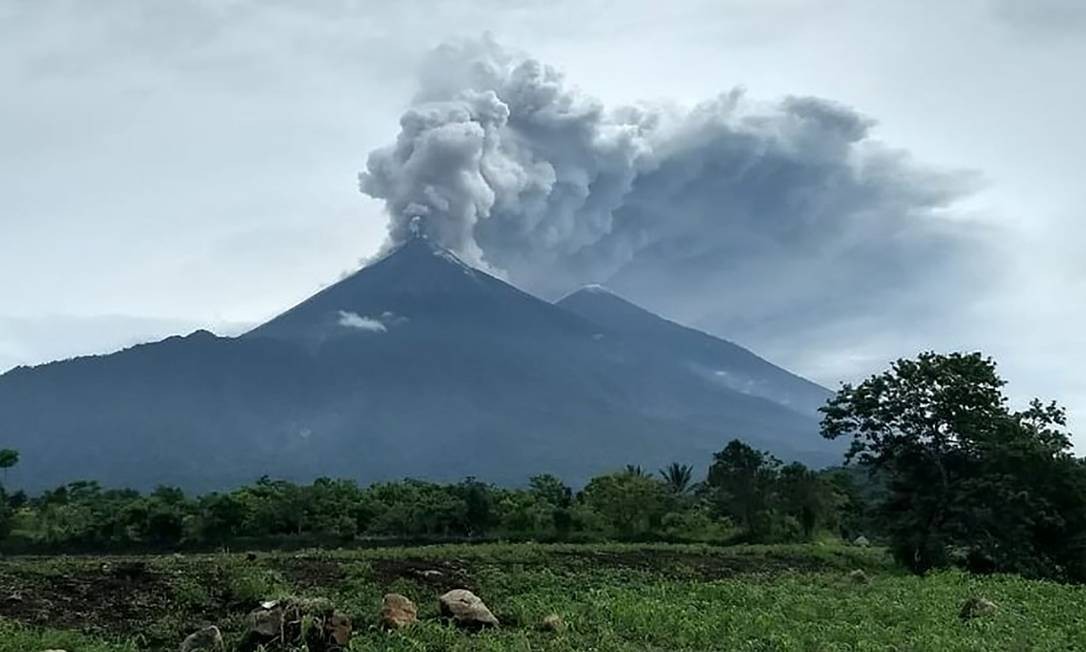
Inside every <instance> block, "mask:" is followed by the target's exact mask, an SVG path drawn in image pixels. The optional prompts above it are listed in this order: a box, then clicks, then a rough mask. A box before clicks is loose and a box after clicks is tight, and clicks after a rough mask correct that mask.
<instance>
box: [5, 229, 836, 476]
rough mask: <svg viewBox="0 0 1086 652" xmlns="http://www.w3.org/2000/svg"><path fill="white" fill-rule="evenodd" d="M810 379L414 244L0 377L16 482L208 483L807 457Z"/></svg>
mask: <svg viewBox="0 0 1086 652" xmlns="http://www.w3.org/2000/svg"><path fill="white" fill-rule="evenodd" d="M828 396H829V391H828V390H826V389H824V388H822V387H819V386H818V385H815V384H813V383H811V382H809V381H806V380H804V379H802V378H799V377H798V376H795V375H793V374H791V373H789V372H787V371H785V370H783V369H780V368H779V367H776V366H774V365H772V364H770V363H769V362H767V361H765V360H763V359H761V358H759V357H758V356H756V355H755V354H753V353H751V352H750V351H747V350H746V349H743V348H742V347H740V346H738V345H736V344H733V343H730V342H726V341H724V340H720V339H717V338H714V337H712V336H710V335H707V334H705V333H701V332H698V331H695V330H691V329H688V328H685V327H683V326H681V325H679V324H676V323H673V322H670V321H668V320H666V319H663V318H661V317H658V316H656V315H654V314H652V313H650V312H648V311H646V310H643V309H642V308H639V307H637V306H635V305H633V304H632V303H629V302H628V301H625V300H624V299H622V298H620V297H617V296H615V295H614V294H611V293H610V292H608V291H606V290H604V289H602V288H599V287H590V288H585V289H583V290H580V291H578V292H575V293H573V294H572V295H570V296H568V297H566V298H565V299H562V300H561V301H559V302H557V303H549V302H547V301H543V300H541V299H539V298H536V297H534V296H532V295H530V294H527V293H525V292H523V291H521V290H519V289H517V288H515V287H513V286H512V285H510V284H508V283H505V282H504V281H502V280H499V279H498V278H495V277H494V276H491V275H489V274H487V273H485V272H484V271H481V270H479V269H475V268H473V267H471V266H469V265H467V264H465V263H464V262H462V261H461V260H460V259H459V258H457V257H456V256H455V255H453V254H452V253H450V252H448V251H446V250H443V249H440V248H438V247H436V246H434V245H432V244H431V243H430V242H429V241H428V240H426V239H424V238H421V237H419V238H414V239H412V240H410V241H409V242H407V243H406V244H404V245H402V246H401V247H400V248H398V249H396V250H394V251H392V252H391V253H390V254H388V255H386V256H385V257H383V258H381V259H380V260H377V261H375V262H373V263H372V264H370V265H368V266H366V267H365V268H363V269H362V270H360V271H359V272H357V273H355V274H353V275H352V276H350V277H348V278H346V279H344V280H342V281H340V282H339V283H336V284H335V285H333V286H331V287H329V288H327V289H325V290H323V291H322V292H320V293H318V294H316V295H314V296H313V297H311V298H309V299H308V300H306V301H304V302H302V303H301V304H299V305H297V306H295V307H294V308H292V309H290V310H288V311H286V312H284V313H283V314H281V315H279V316H278V317H276V318H274V319H272V320H271V321H269V322H267V323H265V324H263V325H261V326H259V327H257V328H255V329H253V330H252V331H250V332H248V333H246V334H244V335H242V336H240V337H234V338H226V337H218V336H215V335H213V334H211V333H209V332H206V331H198V332H195V333H192V334H190V335H188V336H187V337H171V338H167V339H165V340H162V341H160V342H156V343H151V344H143V345H139V346H135V347H132V348H129V349H126V350H124V351H120V352H117V353H114V354H110V355H102V356H89V357H82V358H76V359H72V360H66V361H61V362H55V363H50V364H46V365H41V366H37V367H32V368H31V367H20V368H17V369H14V370H12V371H10V372H8V373H7V374H5V375H3V376H0V446H2V447H10V448H15V449H18V450H19V451H20V453H21V461H20V466H19V467H18V469H17V470H18V472H19V473H18V476H15V475H14V474H13V478H12V479H13V480H15V481H16V482H17V483H18V484H19V485H20V486H22V487H24V488H26V489H28V490H38V489H42V488H46V487H52V486H56V485H58V484H61V483H65V482H69V481H72V480H76V479H84V480H97V481H100V482H102V483H103V484H104V485H106V486H130V487H134V488H138V489H147V488H150V487H153V486H155V485H159V484H169V485H177V486H181V487H183V488H185V489H189V490H196V491H206V490H213V489H222V488H228V487H232V486H236V485H238V484H242V483H245V482H251V481H253V480H255V479H256V478H258V477H260V476H262V475H270V476H273V477H280V478H285V479H290V480H295V481H308V480H312V479H314V478H316V477H320V476H329V477H344V478H353V479H357V480H359V481H360V482H363V483H368V482H374V481H381V480H390V479H399V478H404V477H414V478H420V479H428V480H443V481H444V480H457V479H460V478H463V477H465V476H476V477H478V478H480V479H483V480H487V481H493V482H497V483H501V484H518V483H523V482H525V481H526V480H527V478H528V477H529V476H530V475H533V474H538V473H553V474H555V475H557V476H559V477H561V478H563V479H565V480H566V481H568V482H571V483H573V484H578V483H581V482H583V481H585V480H587V479H588V478H589V477H591V476H592V475H595V474H598V473H601V472H606V471H609V470H612V469H616V468H621V467H623V466H624V465H626V464H639V465H642V466H645V467H647V468H656V467H657V466H662V465H664V464H666V463H669V462H672V461H678V462H684V463H692V464H695V465H696V466H697V467H699V468H704V467H705V466H706V465H707V464H708V463H709V462H710V461H711V456H712V453H713V452H714V451H718V450H720V449H721V448H723V446H724V445H725V444H726V443H727V442H728V441H729V440H730V439H733V438H741V439H744V440H745V441H747V442H748V443H751V444H752V445H754V446H756V447H760V448H765V449H768V450H770V451H772V452H774V453H775V454H776V455H777V456H778V457H781V458H782V459H786V460H793V459H796V460H800V461H804V462H806V463H808V464H813V465H821V464H825V463H832V462H836V461H838V460H839V459H840V451H839V450H837V449H836V448H835V447H833V446H832V445H831V444H829V443H827V442H825V441H824V440H822V439H820V438H819V437H818V420H817V413H816V411H815V410H816V407H817V406H818V405H819V404H820V403H822V402H824V400H825V399H826V398H827V397H828Z"/></svg>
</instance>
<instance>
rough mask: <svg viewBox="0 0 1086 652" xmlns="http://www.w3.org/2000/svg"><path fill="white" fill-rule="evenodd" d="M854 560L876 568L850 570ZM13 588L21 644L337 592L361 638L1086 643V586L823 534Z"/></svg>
mask: <svg viewBox="0 0 1086 652" xmlns="http://www.w3.org/2000/svg"><path fill="white" fill-rule="evenodd" d="M854 568H864V569H866V572H867V574H868V575H869V576H870V577H871V581H870V582H868V583H863V582H856V581H854V580H852V579H850V578H849V577H848V571H849V570H852V569H854ZM118 569H122V570H123V572H120V571H118ZM422 570H439V571H440V575H438V576H434V574H432V573H431V574H430V576H429V577H427V576H424V575H423V574H422V572H421V571H422ZM454 585H456V586H458V585H466V586H468V587H470V588H472V589H474V590H476V592H477V593H479V595H480V596H482V597H483V598H484V599H485V600H486V601H487V603H488V604H489V605H490V606H491V608H492V609H493V610H494V611H495V612H496V613H497V615H498V616H499V618H501V620H502V621H503V623H504V625H503V627H502V628H500V629H498V630H495V631H490V632H484V633H482V634H476V635H472V634H466V633H463V632H460V631H457V630H455V629H453V628H451V627H449V626H446V625H443V624H441V623H440V621H438V620H437V618H436V615H437V607H436V602H435V597H436V595H437V594H438V593H439V592H441V591H443V590H445V589H446V588H449V587H451V586H454ZM390 590H394V591H398V592H401V593H404V594H405V595H407V596H409V597H411V598H412V599H413V600H415V601H416V602H417V603H418V605H419V607H420V611H421V613H420V615H421V617H422V619H423V622H421V623H419V625H418V626H416V627H414V628H411V629H409V630H406V631H404V632H402V633H395V634H386V633H383V632H380V631H378V630H377V629H376V627H375V623H376V614H377V611H378V608H379V605H380V600H381V596H382V595H383V594H384V593H385V592H387V591H390ZM61 591H63V592H65V593H60V592H61ZM0 595H17V597H18V599H17V600H16V601H14V602H12V601H11V600H10V599H9V600H8V601H5V602H3V603H2V604H0V617H2V619H0V650H3V651H5V652H6V651H9V650H10V651H12V652H14V651H16V650H18V651H19V652H25V651H28V650H29V651H34V650H42V649H47V648H62V649H66V650H69V652H119V651H126V652H128V651H133V650H142V649H176V645H177V642H178V641H179V640H180V638H181V637H183V636H184V634H185V633H187V632H188V631H191V630H192V629H195V628H196V627H198V626H200V625H202V624H205V623H209V622H214V623H217V624H219V625H220V626H221V627H222V628H223V629H224V632H225V633H226V634H227V638H228V640H230V639H234V640H236V638H237V636H238V634H239V633H240V632H241V630H242V628H243V627H244V625H243V621H244V615H245V613H246V612H247V611H248V609H250V608H251V607H252V606H253V604H254V603H255V602H256V601H257V600H259V599H262V598H269V597H280V596H286V595H301V596H307V597H326V598H329V599H331V600H333V601H334V602H335V603H336V604H337V605H339V606H340V608H342V609H344V610H346V611H348V612H349V613H350V614H351V615H352V616H353V618H354V620H355V628H356V635H355V639H354V642H353V645H352V648H351V649H352V650H593V649H595V650H888V649H893V650H1079V649H1082V650H1086V610H1084V609H1083V608H1082V604H1084V601H1086V591H1084V590H1083V589H1081V588H1079V587H1069V586H1062V585H1057V584H1052V583H1045V582H1029V581H1025V580H1021V579H1018V578H1014V577H985V578H977V577H971V576H968V575H965V574H961V573H944V574H938V575H934V576H931V577H927V578H917V577H911V576H907V575H903V574H901V573H900V572H898V571H896V570H895V569H893V568H892V567H891V566H890V565H889V564H888V563H887V562H886V560H885V559H884V558H883V557H882V555H881V553H879V552H877V551H863V550H857V549H846V548H836V547H818V546H809V547H797V546H791V547H750V548H730V549H728V548H724V549H714V548H703V547H689V546H651V547H636V546H538V545H493V546H476V547H465V546H442V547H429V548H415V549H398V550H373V551H360V552H344V553H310V554H305V555H300V556H298V555H262V556H260V557H259V558H258V559H256V560H255V561H250V560H247V559H246V558H245V556H244V555H216V556H195V557H188V556H186V557H158V558H153V559H146V560H131V559H129V560H121V559H102V558H80V559H49V560H47V559H33V560H16V561H7V562H3V563H0ZM972 595H983V596H985V597H987V598H989V599H991V600H993V601H994V602H996V603H997V604H998V605H999V609H998V612H997V613H996V614H995V615H994V616H992V617H990V618H985V619H979V620H976V621H972V622H968V623H963V622H961V621H960V620H959V619H958V608H959V606H960V605H961V603H962V602H963V601H964V600H965V599H966V598H967V597H969V596H972ZM550 613H557V614H560V615H561V616H562V618H563V620H564V621H565V622H566V624H567V629H566V630H565V631H564V632H562V633H558V634H555V633H547V632H543V631H539V630H538V629H537V628H536V625H537V624H538V623H539V622H540V621H541V620H542V619H543V617H544V616H546V615H548V614H550ZM76 630H82V631H83V632H85V634H77V633H75V631H76Z"/></svg>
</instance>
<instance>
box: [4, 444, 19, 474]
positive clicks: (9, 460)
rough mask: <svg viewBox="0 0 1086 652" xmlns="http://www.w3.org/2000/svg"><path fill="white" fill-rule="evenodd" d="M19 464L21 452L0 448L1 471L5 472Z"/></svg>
mask: <svg viewBox="0 0 1086 652" xmlns="http://www.w3.org/2000/svg"><path fill="white" fill-rule="evenodd" d="M18 463H19V451H14V450H11V449H10V448H0V469H4V470H5V471H6V470H8V469H10V468H11V467H13V466H15V465H16V464H18Z"/></svg>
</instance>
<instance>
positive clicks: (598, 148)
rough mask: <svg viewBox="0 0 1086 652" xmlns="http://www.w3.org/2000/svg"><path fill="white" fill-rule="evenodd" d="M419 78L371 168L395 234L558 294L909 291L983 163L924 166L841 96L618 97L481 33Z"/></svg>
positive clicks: (709, 298) (758, 308)
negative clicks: (591, 288)
mask: <svg viewBox="0 0 1086 652" xmlns="http://www.w3.org/2000/svg"><path fill="white" fill-rule="evenodd" d="M420 82H421V84H420V86H421V88H420V91H419V93H418V96H417V97H416V100H415V102H414V103H413V105H412V107H411V108H410V109H408V110H407V112H406V113H405V114H404V115H403V117H402V118H401V120H400V126H401V131H400V134H399V136H398V137H397V139H396V142H395V144H393V145H391V146H389V147H386V148H383V149H380V150H377V151H374V152H372V153H371V154H370V157H369V160H368V163H367V169H366V171H365V172H363V173H362V174H361V175H360V184H361V189H362V191H363V192H364V193H366V194H368V195H370V196H373V197H375V198H380V199H383V200H384V201H385V202H386V205H387V209H388V213H389V215H390V219H391V222H390V226H389V243H388V245H389V246H392V245H395V244H397V243H399V242H401V241H402V240H404V239H405V238H407V237H409V236H410V233H411V231H412V229H415V228H421V229H422V230H423V231H424V232H425V233H426V234H427V235H428V237H430V238H431V239H434V240H436V241H437V242H439V243H440V244H442V245H444V246H445V247H448V248H449V249H451V250H453V251H455V252H456V253H457V254H459V255H460V256H461V257H463V258H465V259H467V260H468V261H469V262H472V263H474V264H477V265H485V266H487V267H489V268H490V269H491V270H493V271H495V272H498V273H500V274H503V275H505V276H506V277H507V278H509V279H510V280H512V281H513V282H515V283H518V284H519V285H521V286H523V287H525V288H526V289H529V290H531V291H535V292H537V293H540V294H542V295H544V296H554V295H556V294H558V293H561V292H564V291H568V290H569V289H571V288H572V287H575V286H576V285H579V284H583V283H591V282H604V283H607V284H608V285H610V286H612V287H616V288H618V289H624V290H625V291H626V292H627V293H628V294H630V295H631V296H633V297H634V298H637V299H639V300H641V301H644V302H646V303H648V304H650V305H653V306H655V307H657V308H659V309H664V310H668V311H669V312H670V314H673V315H675V316H679V317H684V318H686V319H688V320H698V319H701V320H703V321H704V320H710V321H711V322H712V324H713V325H715V326H721V328H727V327H728V326H729V325H730V326H737V325H743V324H747V323H748V322H749V323H758V322H764V321H765V320H766V319H772V318H774V316H775V315H778V313H779V309H780V307H781V306H785V305H787V306H789V310H790V311H791V313H792V314H795V313H796V312H797V311H798V312H800V313H802V312H803V311H804V310H805V308H804V305H806V304H810V305H811V306H813V305H815V303H817V305H818V306H820V307H819V309H818V310H820V311H827V310H833V311H840V310H844V311H846V312H847V310H848V309H850V308H854V307H855V306H856V304H857V302H860V303H861V304H864V303H866V304H870V303H871V302H873V301H879V300H881V298H882V297H884V296H885V295H887V293H888V292H893V293H899V296H907V295H908V292H910V291H912V290H913V289H915V288H917V287H920V285H922V283H921V281H924V280H928V281H930V280H932V279H933V278H936V277H940V276H945V275H946V274H948V273H949V269H950V268H949V267H948V265H950V261H952V260H953V259H954V257H955V254H956V253H957V252H959V251H960V250H961V249H962V248H963V246H964V243H965V238H964V236H963V233H961V232H960V231H964V229H962V228H961V226H960V224H958V223H955V222H954V221H951V220H948V219H946V218H945V217H944V216H943V215H942V213H943V209H945V208H947V207H949V206H951V205H952V204H953V202H954V201H955V200H957V199H958V198H960V197H961V196H963V195H964V194H966V193H968V192H969V191H970V190H971V188H970V186H971V185H972V183H971V178H970V177H969V176H968V175H964V174H961V173H953V174H951V173H942V172H936V171H933V170H930V169H927V168H924V167H922V166H919V165H917V164H915V163H913V162H912V161H911V160H910V158H909V156H908V155H907V154H906V153H905V152H902V151H898V150H894V149H891V148H889V147H887V146H885V145H882V144H880V143H878V142H876V141H875V140H873V139H872V138H871V135H870V134H871V129H872V126H873V121H871V120H870V119H868V118H866V117H864V116H862V115H860V114H858V113H857V112H855V111H854V110H852V109H850V108H848V107H845V106H841V105H839V104H835V103H833V102H829V101H826V100H822V99H817V98H810V97H788V98H785V99H784V100H782V101H778V102H775V103H764V102H757V101H754V100H751V99H749V98H748V97H746V96H745V94H744V93H743V91H742V90H740V89H735V90H731V91H728V92H725V93H723V94H721V95H719V96H717V97H715V98H714V99H711V100H709V101H706V102H703V103H701V104H699V105H697V106H694V107H693V108H681V107H674V106H652V105H643V106H624V107H617V108H611V109H608V108H606V107H604V106H603V105H602V104H601V103H600V102H599V101H597V100H595V99H593V98H592V97H589V96H587V95H585V94H583V93H581V92H580V91H579V90H578V89H576V88H573V87H571V86H570V85H569V84H567V83H566V81H565V80H564V79H563V76H562V74H561V73H559V72H558V71H556V70H555V69H553V68H551V67H549V66H546V65H544V64H542V63H540V62H538V61H535V60H533V59H531V58H527V57H525V56H522V55H519V54H516V53H513V52H510V51H508V50H506V49H504V48H502V47H501V46H499V45H498V44H496V43H495V42H494V41H493V40H491V39H489V38H486V37H484V38H483V39H481V40H476V41H469V42H461V43H456V44H446V45H442V46H441V47H439V48H437V49H436V50H435V51H433V52H432V53H431V55H430V56H429V58H428V60H427V62H426V64H425V66H424V68H423V71H422V75H421V80H420ZM413 225H414V226H413ZM918 283H920V285H918ZM901 293H904V294H901ZM816 296H817V302H816V301H815V300H814V297H816ZM738 302H743V314H742V315H741V316H739V315H736V314H734V312H735V310H734V308H733V306H734V305H735V303H738ZM811 309H812V310H813V308H811ZM722 313H726V314H723V316H721V315H722ZM812 318H814V317H813V316H812ZM737 319H738V320H739V321H737ZM718 330H720V329H718Z"/></svg>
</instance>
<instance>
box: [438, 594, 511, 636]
mask: <svg viewBox="0 0 1086 652" xmlns="http://www.w3.org/2000/svg"><path fill="white" fill-rule="evenodd" d="M438 602H439V603H440V606H441V615H442V616H444V617H445V618H451V619H452V620H453V621H454V622H455V623H456V624H457V625H460V626H461V627H467V628H471V629H479V628H482V627H495V626H497V625H498V619H497V618H495V617H494V614H492V613H490V609H488V608H487V606H486V604H484V603H483V601H482V600H481V599H479V596H477V595H475V594H474V593H472V592H471V591H468V590H467V589H453V590H452V591H449V592H448V593H446V594H445V595H443V596H441V597H440V598H438Z"/></svg>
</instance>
